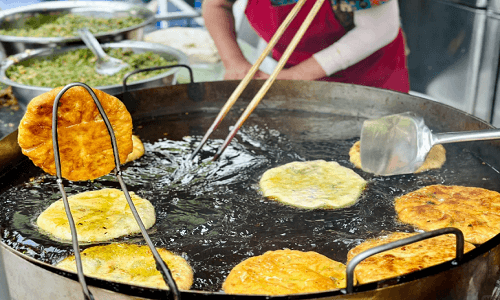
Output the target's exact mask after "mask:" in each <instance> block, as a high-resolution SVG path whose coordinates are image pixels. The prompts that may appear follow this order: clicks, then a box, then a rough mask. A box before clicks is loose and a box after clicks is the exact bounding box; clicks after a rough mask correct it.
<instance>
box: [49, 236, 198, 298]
mask: <svg viewBox="0 0 500 300" xmlns="http://www.w3.org/2000/svg"><path fill="white" fill-rule="evenodd" d="M156 250H157V251H158V253H159V254H160V256H161V258H162V259H163V261H164V262H165V264H166V265H167V266H168V268H169V270H170V272H171V273H172V277H173V279H174V281H175V283H176V284H177V287H178V288H179V289H181V290H189V289H190V288H191V285H192V284H193V270H192V269H191V267H190V266H189V264H188V262H187V261H186V260H185V259H184V258H182V257H181V256H179V255H175V254H173V253H172V252H170V251H168V250H165V249H163V248H156ZM81 258H82V265H83V273H84V274H85V275H87V276H92V277H97V278H100V279H105V280H110V281H115V282H121V283H126V284H132V285H138V286H146V287H153V288H161V289H168V286H167V285H166V284H165V282H164V280H163V277H162V275H161V273H160V272H159V271H158V270H157V269H156V262H155V260H154V258H153V254H152V253H151V250H150V249H149V247H148V246H140V245H133V244H123V243H120V244H110V245H106V246H95V247H90V248H87V249H85V251H83V252H81ZM56 267H59V268H61V269H64V270H67V271H71V272H75V273H76V264H75V256H74V255H72V256H69V257H67V258H65V259H64V260H62V261H61V262H59V263H58V264H57V265H56Z"/></svg>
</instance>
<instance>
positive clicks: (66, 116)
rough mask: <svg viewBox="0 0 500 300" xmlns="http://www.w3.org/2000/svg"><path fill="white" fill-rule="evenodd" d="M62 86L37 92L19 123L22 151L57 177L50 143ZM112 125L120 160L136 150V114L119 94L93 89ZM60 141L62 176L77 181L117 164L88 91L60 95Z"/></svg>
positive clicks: (101, 172) (103, 171)
mask: <svg viewBox="0 0 500 300" xmlns="http://www.w3.org/2000/svg"><path fill="white" fill-rule="evenodd" d="M61 89H62V87H59V88H56V89H53V90H52V91H49V92H46V93H44V94H42V95H39V96H37V97H35V98H33V100H31V102H30V103H29V104H28V107H27V109H26V113H25V115H24V117H23V118H22V119H21V122H20V124H19V133H18V142H19V146H20V147H21V149H22V152H23V153H24V154H25V155H26V156H28V157H29V158H30V159H31V160H32V161H33V163H34V164H35V165H37V166H39V167H41V168H42V169H43V170H44V171H45V172H47V173H49V174H52V175H55V174H56V169H55V163H54V152H53V145H52V108H53V104H54V99H55V98H56V96H57V94H58V93H59V91H60V90H61ZM94 92H95V93H96V95H97V98H98V99H99V100H100V102H101V104H102V106H103V108H104V111H105V112H106V115H107V116H108V119H109V121H110V122H111V125H112V127H113V130H114V133H115V136H116V140H117V145H118V152H119V156H120V162H121V163H124V162H125V160H126V158H127V155H128V154H129V153H130V152H131V151H132V117H131V116H130V113H129V112H128V111H127V109H126V107H125V105H124V104H123V103H122V102H121V101H120V100H118V98H116V97H114V96H111V95H108V94H106V93H104V92H102V91H99V90H96V89H94ZM57 124H58V141H59V152H60V159H61V169H62V177H64V178H66V179H69V180H73V181H78V180H89V179H95V178H98V177H100V176H103V175H106V174H108V173H109V172H110V171H111V170H113V169H114V167H115V161H114V156H113V150H112V147H111V139H110V137H109V133H108V130H107V128H106V126H105V124H104V121H103V119H102V118H101V115H100V113H99V111H98V109H97V106H96V105H95V103H94V100H93V99H92V97H91V96H90V94H89V93H88V92H87V90H85V89H84V88H83V87H73V88H71V89H69V90H68V91H66V93H65V94H64V95H63V96H62V97H61V99H60V102H59V110H58V123H57Z"/></svg>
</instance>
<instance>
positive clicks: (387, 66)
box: [245, 0, 410, 93]
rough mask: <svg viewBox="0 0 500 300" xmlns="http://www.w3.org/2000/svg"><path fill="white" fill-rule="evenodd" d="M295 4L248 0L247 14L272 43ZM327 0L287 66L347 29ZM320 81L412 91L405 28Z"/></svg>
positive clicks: (294, 25) (301, 16)
mask: <svg viewBox="0 0 500 300" xmlns="http://www.w3.org/2000/svg"><path fill="white" fill-rule="evenodd" d="M314 3H315V0H307V1H306V3H305V4H304V6H303V7H302V8H301V10H300V11H299V13H298V14H297V16H296V17H295V19H294V20H293V21H292V22H291V23H290V25H289V26H288V28H287V30H286V31H285V32H284V34H283V35H282V36H281V38H280V40H279V41H278V43H277V44H276V46H275V47H274V49H273V54H272V55H273V58H274V59H276V60H279V59H280V58H281V56H282V55H283V53H284V52H285V50H286V47H287V46H288V44H289V43H290V42H291V41H292V39H293V36H294V35H295V33H296V32H297V31H298V29H299V27H300V25H301V24H302V22H303V21H304V20H305V18H306V16H307V14H308V13H309V11H310V10H311V8H312V7H313V5H314ZM293 5H294V4H291V5H284V6H276V7H275V6H272V5H271V1H269V0H248V4H247V7H246V9H245V14H246V16H247V18H248V21H249V22H250V24H251V25H252V27H253V28H254V29H255V31H256V32H257V34H258V35H259V36H260V37H262V38H263V39H264V40H265V41H267V42H269V41H270V40H271V38H272V36H273V35H274V33H275V32H276V30H277V29H278V27H279V26H280V24H281V23H282V22H283V21H284V20H285V18H286V17H287V15H288V13H289V12H290V11H291V10H292V8H293ZM330 5H331V4H330V1H329V0H326V1H325V2H324V3H323V6H322V7H321V9H320V10H319V12H318V14H317V15H316V17H315V19H314V20H313V21H312V23H311V25H310V26H309V28H308V29H307V31H306V33H305V34H304V36H303V37H302V39H301V41H300V42H299V43H298V45H297V47H296V48H295V51H294V52H293V53H292V55H291V56H290V58H289V59H288V62H287V64H286V65H285V68H288V67H291V66H294V65H296V64H298V63H300V62H301V61H304V60H306V59H308V58H309V57H311V56H312V55H313V54H314V53H316V52H318V51H320V50H322V49H325V48H326V47H328V46H330V45H331V44H333V43H335V42H336V41H338V40H339V39H340V38H341V37H342V36H343V35H345V34H346V30H345V29H344V27H342V25H341V24H340V23H339V22H338V21H337V19H336V18H335V15H334V13H333V9H332V7H331V6H330ZM319 80H323V81H336V82H344V83H351V84H360V85H366V86H372V87H378V88H384V89H390V90H394V91H399V92H403V93H408V92H409V90H410V84H409V79H408V69H407V67H406V56H405V47H404V40H403V34H402V31H401V30H400V31H399V34H398V36H397V37H396V39H394V41H392V42H391V43H389V44H388V45H387V46H385V47H383V48H381V49H379V50H378V51H376V52H375V53H373V54H372V55H370V56H369V57H367V58H365V59H364V60H362V61H360V62H359V63H357V64H355V65H352V66H350V67H348V68H347V69H345V70H342V71H339V72H337V73H335V74H332V75H330V76H328V77H323V78H321V79H319Z"/></svg>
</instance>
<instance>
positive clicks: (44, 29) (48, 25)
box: [0, 14, 144, 37]
mask: <svg viewBox="0 0 500 300" xmlns="http://www.w3.org/2000/svg"><path fill="white" fill-rule="evenodd" d="M142 22H144V20H143V19H142V18H138V17H132V16H127V17H121V18H94V17H85V16H80V15H74V14H38V15H35V16H33V17H29V18H27V19H26V20H25V21H24V24H22V26H18V25H17V26H16V27H11V28H3V29H0V35H9V36H23V37H74V36H78V31H77V30H78V29H80V28H83V27H85V28H87V29H88V30H89V31H90V32H91V33H93V34H102V33H106V32H111V31H114V30H120V29H124V28H129V27H132V26H134V25H139V24H141V23H142ZM3 26H4V27H5V26H8V24H5V25H3Z"/></svg>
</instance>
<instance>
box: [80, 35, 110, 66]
mask: <svg viewBox="0 0 500 300" xmlns="http://www.w3.org/2000/svg"><path fill="white" fill-rule="evenodd" d="M78 33H79V34H80V37H81V38H82V40H83V42H84V43H85V45H87V47H89V49H90V50H91V51H92V53H94V54H95V56H97V59H98V60H99V61H105V60H106V59H107V58H108V57H109V56H108V55H107V54H106V52H104V50H103V49H102V47H101V44H99V42H98V41H97V39H96V38H95V37H94V35H92V33H90V31H89V30H88V29H87V28H82V29H78Z"/></svg>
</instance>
